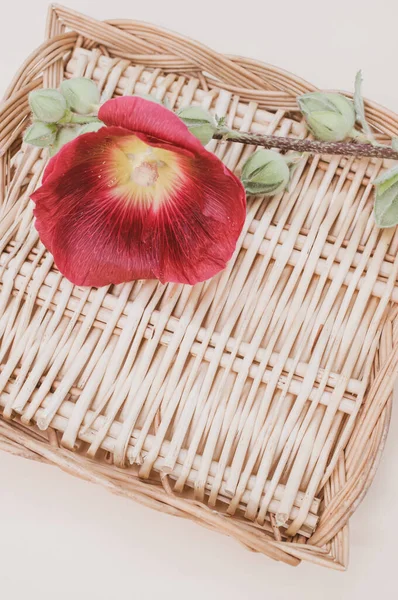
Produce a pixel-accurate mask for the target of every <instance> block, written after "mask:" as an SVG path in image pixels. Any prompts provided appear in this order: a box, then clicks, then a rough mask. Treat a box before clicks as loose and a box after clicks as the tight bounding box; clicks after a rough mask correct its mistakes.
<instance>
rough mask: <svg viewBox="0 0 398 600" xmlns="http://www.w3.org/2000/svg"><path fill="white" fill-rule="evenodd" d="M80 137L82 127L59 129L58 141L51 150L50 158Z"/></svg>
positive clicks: (56, 140) (55, 141)
mask: <svg viewBox="0 0 398 600" xmlns="http://www.w3.org/2000/svg"><path fill="white" fill-rule="evenodd" d="M78 135H80V127H62V128H61V129H59V131H58V134H57V137H56V139H55V140H54V143H53V144H52V146H51V148H50V156H54V154H57V152H58V151H59V150H61V148H62V146H65V144H67V143H68V142H71V141H72V140H74V139H75V138H76V137H77V136H78Z"/></svg>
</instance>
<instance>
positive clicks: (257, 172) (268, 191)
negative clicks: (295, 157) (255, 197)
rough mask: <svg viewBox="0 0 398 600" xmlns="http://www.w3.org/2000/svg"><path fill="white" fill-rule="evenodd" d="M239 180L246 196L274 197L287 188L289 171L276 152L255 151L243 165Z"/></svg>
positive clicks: (284, 160) (283, 158)
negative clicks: (263, 195) (261, 195)
mask: <svg viewBox="0 0 398 600" xmlns="http://www.w3.org/2000/svg"><path fill="white" fill-rule="evenodd" d="M241 179H242V183H243V185H244V186H245V190H246V191H247V193H248V194H265V195H267V196H274V195H275V194H278V193H279V192H282V191H283V190H284V189H285V188H286V187H287V185H288V183H289V179H290V169H289V166H288V164H287V162H286V159H285V157H284V156H282V155H281V154H278V152H274V151H273V150H257V151H256V152H254V154H252V155H251V156H250V158H249V159H248V160H247V161H246V162H245V164H244V165H243V169H242V177H241Z"/></svg>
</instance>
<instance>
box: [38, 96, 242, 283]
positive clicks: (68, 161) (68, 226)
mask: <svg viewBox="0 0 398 600" xmlns="http://www.w3.org/2000/svg"><path fill="white" fill-rule="evenodd" d="M149 104H151V105H153V106H157V105H155V104H153V103H149ZM165 110H166V109H165ZM184 127H185V126H184ZM188 135H190V134H188ZM144 140H147V138H146V135H145V133H142V132H139V133H138V135H136V134H135V133H133V132H131V131H128V130H126V129H123V128H120V127H104V128H102V129H100V130H99V131H98V132H94V133H88V134H85V135H82V136H80V137H78V138H76V139H75V140H73V141H71V142H69V143H68V144H66V145H65V146H64V147H63V148H62V149H61V150H60V152H58V154H57V155H56V156H55V157H54V158H53V159H52V160H51V161H50V163H49V166H48V167H47V169H46V172H45V175H44V178H43V185H42V187H41V188H39V189H38V190H37V191H36V192H35V193H34V194H33V196H32V199H33V200H34V202H35V203H36V207H35V211H34V213H35V217H36V227H37V229H38V231H39V234H40V237H41V240H42V241H43V243H44V244H45V246H46V247H47V248H48V249H49V250H50V251H51V252H52V254H53V256H54V260H55V263H56V265H57V266H58V268H59V270H60V271H61V272H62V273H63V274H64V275H65V276H66V277H67V278H68V279H69V280H70V281H72V282H73V283H75V284H78V285H94V286H102V285H108V284H110V283H121V282H124V281H131V280H134V279H143V278H154V277H155V278H158V279H160V280H161V281H162V282H166V281H173V282H178V283H190V284H194V283H196V282H198V281H203V280H205V279H208V278H209V277H212V276H213V275H215V274H216V273H218V272H219V271H220V270H222V269H223V268H224V267H225V265H226V263H227V261H228V260H229V259H230V257H231V255H232V253H233V251H234V248H235V245H236V241H237V239H238V237H239V234H240V231H241V229H242V226H243V223H244V219H245V213H246V202H245V193H244V190H243V187H242V184H241V183H240V181H239V180H238V179H237V178H236V177H235V175H233V174H232V173H231V172H230V171H229V170H228V169H227V168H226V167H225V166H224V165H223V164H222V163H221V161H219V160H218V159H217V158H216V157H215V156H214V155H213V154H211V153H209V152H207V151H206V150H205V149H204V148H203V147H202V146H201V145H200V148H198V149H197V151H196V153H195V154H193V152H192V150H193V149H190V151H189V152H187V150H188V148H187V147H183V146H181V145H175V146H173V145H172V144H171V143H170V141H169V139H166V140H165V143H164V144H163V143H159V144H156V145H153V146H152V145H150V144H148V143H147V141H144ZM161 142H162V141H161Z"/></svg>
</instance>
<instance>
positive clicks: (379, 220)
mask: <svg viewBox="0 0 398 600" xmlns="http://www.w3.org/2000/svg"><path fill="white" fill-rule="evenodd" d="M374 185H375V186H376V199H375V208H374V215H375V221H376V225H377V226H378V227H383V228H384V227H394V225H398V167H393V168H392V169H389V170H388V171H386V172H385V173H383V175H381V176H380V177H378V178H377V179H375V181H374Z"/></svg>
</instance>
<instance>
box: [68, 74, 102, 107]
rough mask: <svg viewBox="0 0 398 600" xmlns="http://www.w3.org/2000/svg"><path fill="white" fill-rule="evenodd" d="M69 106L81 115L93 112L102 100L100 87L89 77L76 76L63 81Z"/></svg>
mask: <svg viewBox="0 0 398 600" xmlns="http://www.w3.org/2000/svg"><path fill="white" fill-rule="evenodd" d="M60 90H61V93H62V94H63V96H64V97H65V99H66V101H67V103H68V107H69V108H70V109H71V110H73V111H74V112H77V113H79V114H81V115H87V114H89V113H92V112H93V111H94V110H95V108H96V106H98V104H99V101H100V93H99V89H98V88H97V86H96V85H95V83H94V81H92V80H91V79H88V77H75V78H73V79H68V80H65V81H63V82H62V83H61V88H60Z"/></svg>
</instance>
